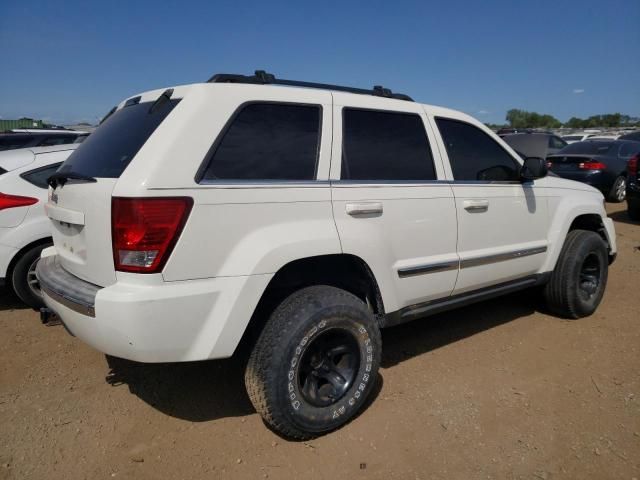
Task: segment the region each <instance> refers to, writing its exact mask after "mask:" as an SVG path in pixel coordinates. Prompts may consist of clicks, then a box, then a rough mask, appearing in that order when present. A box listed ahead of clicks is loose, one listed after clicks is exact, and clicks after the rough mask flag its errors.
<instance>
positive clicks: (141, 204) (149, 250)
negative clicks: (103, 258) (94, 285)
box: [111, 197, 193, 273]
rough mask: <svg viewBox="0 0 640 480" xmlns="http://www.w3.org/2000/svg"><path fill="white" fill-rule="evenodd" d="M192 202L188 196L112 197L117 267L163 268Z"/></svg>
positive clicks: (126, 269) (139, 270)
mask: <svg viewBox="0 0 640 480" xmlns="http://www.w3.org/2000/svg"><path fill="white" fill-rule="evenodd" d="M192 205H193V199H192V198H189V197H164V198H118V197H115V198H113V200H112V202H111V235H112V242H113V260H114V263H115V268H116V270H119V271H121V272H136V273H156V272H159V271H160V270H162V267H163V266H164V264H165V262H166V261H167V258H168V257H169V255H171V250H173V246H174V245H175V243H176V241H177V240H178V237H179V236H180V233H181V232H182V228H183V227H184V224H185V222H186V221H187V217H188V216H189V212H190V211H191V207H192Z"/></svg>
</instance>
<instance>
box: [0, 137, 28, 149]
mask: <svg viewBox="0 0 640 480" xmlns="http://www.w3.org/2000/svg"><path fill="white" fill-rule="evenodd" d="M32 141H33V137H32V136H31V135H20V134H11V133H9V134H7V135H0V150H14V149H16V148H24V147H27V146H29V145H30V144H31V143H32Z"/></svg>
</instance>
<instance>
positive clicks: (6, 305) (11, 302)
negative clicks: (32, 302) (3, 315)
mask: <svg viewBox="0 0 640 480" xmlns="http://www.w3.org/2000/svg"><path fill="white" fill-rule="evenodd" d="M29 309H30V308H29V307H28V306H27V305H25V304H24V303H23V302H22V300H20V299H19V298H18V297H17V296H16V294H15V293H13V291H12V290H11V289H10V288H8V287H6V286H5V287H0V312H3V311H5V310H29Z"/></svg>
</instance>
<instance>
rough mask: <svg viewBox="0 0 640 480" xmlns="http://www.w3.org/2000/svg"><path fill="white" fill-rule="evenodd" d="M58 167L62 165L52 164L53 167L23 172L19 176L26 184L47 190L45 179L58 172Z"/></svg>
mask: <svg viewBox="0 0 640 480" xmlns="http://www.w3.org/2000/svg"><path fill="white" fill-rule="evenodd" d="M60 165H62V163H54V164H53V165H49V166H46V167H43V168H38V169H36V170H31V171H30V172H25V173H23V174H21V175H20V176H21V177H22V178H24V179H25V180H26V181H27V182H29V183H33V184H34V185H35V186H36V187H40V188H48V185H47V179H48V178H49V177H50V176H51V175H53V174H54V173H55V172H56V170H58V167H60Z"/></svg>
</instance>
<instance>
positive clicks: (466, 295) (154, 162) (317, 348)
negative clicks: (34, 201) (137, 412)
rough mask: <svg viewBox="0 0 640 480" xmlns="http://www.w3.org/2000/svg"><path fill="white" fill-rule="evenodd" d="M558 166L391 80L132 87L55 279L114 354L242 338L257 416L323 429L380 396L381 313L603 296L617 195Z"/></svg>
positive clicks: (394, 316) (198, 348) (184, 352)
mask: <svg viewBox="0 0 640 480" xmlns="http://www.w3.org/2000/svg"><path fill="white" fill-rule="evenodd" d="M545 174H546V162H545V160H544V159H541V158H528V159H525V160H524V162H523V160H522V159H521V158H520V157H519V156H518V154H517V153H516V152H515V151H514V150H513V149H512V148H510V147H509V146H508V145H507V144H506V143H505V142H504V141H502V140H501V139H500V138H499V137H498V136H496V135H495V134H494V133H492V132H491V130H489V129H488V128H487V127H486V126H484V125H483V124H482V123H481V122H479V121H477V120H475V119H474V118H472V117H470V116H468V115H465V114H463V113H460V112H457V111H454V110H449V109H446V108H440V107H434V106H429V105H422V104H419V103H416V102H413V101H412V100H411V99H410V98H409V97H407V96H406V95H402V94H394V93H392V92H390V91H389V90H387V89H384V88H382V87H374V89H373V90H360V89H352V88H348V87H338V86H331V85H322V84H313V83H309V82H296V81H288V80H278V79H276V78H275V77H274V76H273V75H270V74H266V73H265V72H256V75H255V76H242V75H216V76H214V77H213V78H212V79H211V80H210V81H209V82H208V83H201V84H194V85H187V86H177V87H174V88H170V89H167V90H155V91H150V92H145V93H142V94H140V95H137V96H135V97H132V98H129V99H127V100H126V101H124V102H122V103H121V104H120V105H119V106H118V109H117V110H116V111H115V113H113V114H112V115H111V116H110V117H109V118H108V119H107V120H106V121H105V122H104V123H103V124H102V125H100V127H98V128H97V130H96V131H95V132H94V133H93V134H92V135H91V136H90V137H89V138H88V139H87V140H86V141H85V142H84V143H83V144H82V145H81V146H80V147H79V148H78V149H77V150H76V151H75V152H74V153H73V154H72V155H71V156H70V157H69V159H68V160H67V161H66V162H65V163H64V165H63V166H62V167H61V168H60V170H59V171H58V173H56V175H55V176H54V178H52V188H51V189H50V200H49V202H48V203H47V205H46V211H47V215H48V216H49V218H50V219H51V225H52V228H53V241H54V247H52V248H48V249H46V250H45V251H43V253H42V259H41V261H40V263H39V264H38V267H37V275H38V278H39V279H40V282H41V287H42V290H43V296H44V300H45V303H46V304H47V306H48V307H49V308H50V311H52V312H56V313H57V314H58V315H59V317H60V318H61V320H62V321H63V322H64V324H65V325H66V327H67V328H68V329H69V331H70V332H72V333H73V334H74V335H75V336H77V337H78V338H79V339H81V340H83V341H85V342H87V343H89V344H90V345H92V346H93V347H95V348H96V349H98V350H100V351H102V352H105V353H108V354H110V355H113V356H116V357H124V358H128V359H132V360H137V361H141V362H183V361H192V360H207V359H215V358H224V357H229V356H230V355H232V354H233V353H234V351H235V350H236V347H237V346H238V344H239V342H240V341H241V340H243V339H244V340H245V341H246V342H247V343H248V344H250V345H252V348H253V353H252V354H251V357H250V359H249V363H248V366H247V370H246V375H245V383H246V386H247V391H248V393H249V397H250V398H251V401H252V402H253V405H254V406H255V408H256V410H257V411H258V412H259V413H260V414H261V415H262V416H263V418H264V420H265V421H266V422H267V423H268V424H269V425H271V427H272V428H274V429H276V430H277V431H279V432H281V433H282V434H283V435H286V436H290V437H294V438H308V437H310V436H313V435H317V434H321V433H324V432H327V431H329V430H332V429H335V428H337V427H339V426H341V425H343V424H344V423H345V422H346V421H347V420H348V419H350V418H352V417H353V415H354V414H355V413H356V412H357V411H358V410H359V409H361V408H362V406H363V405H364V404H365V399H366V398H367V396H368V395H369V394H370V393H371V391H372V389H373V387H374V385H375V383H376V379H377V374H378V367H379V365H380V359H381V351H382V350H381V349H382V345H381V340H380V329H381V328H383V327H388V326H391V325H397V324H399V323H402V322H406V321H409V320H413V319H417V318H422V317H424V316H426V315H428V314H432V313H436V312H440V311H443V310H446V309H450V308H454V307H457V306H461V305H466V304H469V303H471V302H475V301H478V300H482V299H486V298H489V297H493V296H497V295H502V294H505V293H508V292H512V291H514V290H518V289H522V288H527V287H533V286H544V291H545V292H546V293H545V295H546V299H547V304H548V306H549V308H550V309H552V310H553V311H555V312H557V313H558V314H559V315H562V316H566V317H570V318H578V317H582V316H586V315H590V314H591V313H592V312H594V311H595V309H596V307H597V306H598V304H599V303H600V300H601V298H602V295H603V294H604V289H605V285H606V280H607V271H608V270H607V269H608V265H609V263H610V262H611V261H612V260H613V258H614V257H615V254H616V239H615V232H614V228H613V222H612V221H611V219H609V218H607V215H606V212H605V210H604V206H603V197H602V194H601V193H600V192H598V191H597V190H595V189H594V188H592V187H590V186H587V185H585V184H580V183H577V182H572V181H567V180H564V179H562V178H559V177H554V176H545ZM48 315H49V314H48V312H46V311H43V317H44V320H46V318H47V316H48ZM203 381H205V379H203ZM425 388H426V387H425ZM220 394H221V395H224V392H220Z"/></svg>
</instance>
